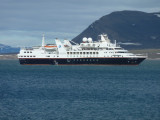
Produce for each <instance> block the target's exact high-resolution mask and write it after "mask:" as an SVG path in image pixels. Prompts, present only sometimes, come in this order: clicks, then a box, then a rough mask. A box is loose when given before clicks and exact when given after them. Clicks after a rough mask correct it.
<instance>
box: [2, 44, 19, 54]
mask: <svg viewBox="0 0 160 120" xmlns="http://www.w3.org/2000/svg"><path fill="white" fill-rule="evenodd" d="M19 50H20V48H14V47H11V46H8V45H4V44H0V54H8V53H18V52H19Z"/></svg>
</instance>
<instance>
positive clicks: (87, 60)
mask: <svg viewBox="0 0 160 120" xmlns="http://www.w3.org/2000/svg"><path fill="white" fill-rule="evenodd" d="M73 61H98V59H73Z"/></svg>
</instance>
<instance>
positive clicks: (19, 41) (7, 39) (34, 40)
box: [0, 30, 76, 47]
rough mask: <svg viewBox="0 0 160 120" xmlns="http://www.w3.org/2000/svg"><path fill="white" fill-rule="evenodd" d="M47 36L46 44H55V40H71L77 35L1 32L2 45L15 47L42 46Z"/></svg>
mask: <svg viewBox="0 0 160 120" xmlns="http://www.w3.org/2000/svg"><path fill="white" fill-rule="evenodd" d="M43 34H45V42H46V44H48V43H54V40H55V38H58V39H60V40H64V39H68V40H71V39H72V38H73V37H75V36H76V34H75V33H63V32H62V33H61V32H42V31H32V32H30V31H17V30H8V31H0V43H1V44H6V45H10V46H13V47H25V46H26V47H31V46H37V45H41V40H42V35H43Z"/></svg>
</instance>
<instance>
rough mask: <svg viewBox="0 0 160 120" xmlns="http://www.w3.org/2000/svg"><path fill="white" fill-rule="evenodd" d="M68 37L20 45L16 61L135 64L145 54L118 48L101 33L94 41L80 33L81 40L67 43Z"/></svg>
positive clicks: (27, 62) (59, 63) (62, 63)
mask: <svg viewBox="0 0 160 120" xmlns="http://www.w3.org/2000/svg"><path fill="white" fill-rule="evenodd" d="M71 42H72V41H69V40H64V41H63V42H61V41H60V40H59V39H56V40H55V44H47V45H46V44H45V38H44V36H43V38H42V46H39V47H32V48H23V49H21V50H20V53H19V54H18V58H19V61H20V64H23V65H25V64H27V65H33V64H34V65H42V64H44V65H46V64H50V65H138V64H139V63H141V62H142V61H143V60H144V59H146V56H144V55H136V54H133V53H130V52H129V51H128V50H125V49H123V48H121V47H120V46H119V45H117V43H116V41H115V43H111V40H110V39H109V38H108V36H107V35H106V34H101V35H99V37H98V41H93V40H92V38H86V37H84V38H83V39H82V43H80V44H77V43H75V44H71Z"/></svg>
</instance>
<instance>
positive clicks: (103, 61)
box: [19, 58, 145, 65]
mask: <svg viewBox="0 0 160 120" xmlns="http://www.w3.org/2000/svg"><path fill="white" fill-rule="evenodd" d="M144 59H145V58H78V59H77V58H71V59H70V58H68V59H60V58H59V59H57V58H56V59H53V58H52V59H49V58H48V59H43V58H41V59H33V58H32V59H29V58H27V59H25V58H23V59H22V58H21V59H19V62H20V64H23V65H25V64H26V65H27V64H28V65H32V64H33V65H36V64H37V65H45V64H49V65H94V64H95V65H138V64H140V63H141V62H142V61H143V60H144Z"/></svg>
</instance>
